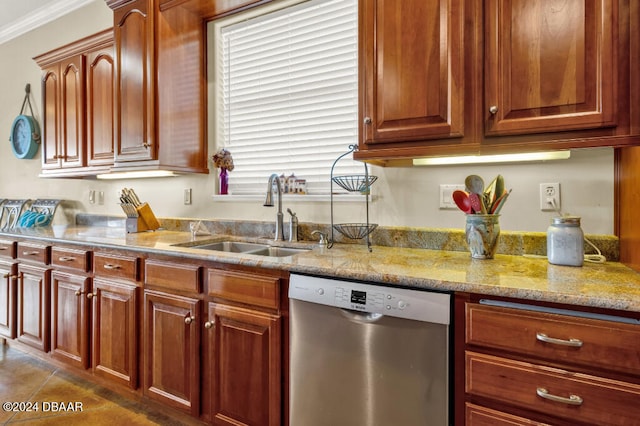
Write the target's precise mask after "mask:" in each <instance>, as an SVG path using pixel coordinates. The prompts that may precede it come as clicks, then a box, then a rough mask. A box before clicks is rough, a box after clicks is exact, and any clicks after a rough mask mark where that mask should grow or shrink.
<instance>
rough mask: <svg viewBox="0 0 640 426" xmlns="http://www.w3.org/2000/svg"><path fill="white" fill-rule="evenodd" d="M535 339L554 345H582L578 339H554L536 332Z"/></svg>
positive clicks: (575, 346)
mask: <svg viewBox="0 0 640 426" xmlns="http://www.w3.org/2000/svg"><path fill="white" fill-rule="evenodd" d="M536 339H538V340H540V341H541V342H545V343H553V344H554V345H562V346H571V347H574V348H580V347H582V340H579V339H569V340H564V339H556V338H553V337H549V336H547V335H546V334H544V333H536Z"/></svg>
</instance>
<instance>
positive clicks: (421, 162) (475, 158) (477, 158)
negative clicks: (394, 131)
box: [413, 151, 571, 166]
mask: <svg viewBox="0 0 640 426" xmlns="http://www.w3.org/2000/svg"><path fill="white" fill-rule="evenodd" d="M570 157H571V151H546V152H525V153H520V154H497V155H465V156H457V157H431V158H415V159H414V160H413V165H414V166H443V165H453V164H486V163H518V162H524V161H547V160H566V159H568V158H570Z"/></svg>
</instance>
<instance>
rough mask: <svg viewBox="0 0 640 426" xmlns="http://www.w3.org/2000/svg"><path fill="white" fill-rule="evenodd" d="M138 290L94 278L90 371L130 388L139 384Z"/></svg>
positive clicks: (122, 284) (130, 286)
mask: <svg viewBox="0 0 640 426" xmlns="http://www.w3.org/2000/svg"><path fill="white" fill-rule="evenodd" d="M138 292H139V289H138V287H137V286H135V285H129V284H125V283H119V282H111V281H108V280H104V279H101V278H95V279H94V281H93V293H92V301H93V305H92V306H91V309H92V332H91V342H92V343H91V366H92V369H93V373H94V374H95V375H96V376H100V377H103V378H106V379H109V380H111V381H113V382H116V383H120V384H122V385H124V386H128V387H130V388H131V389H136V388H137V387H138V356H139V351H138V337H139V336H138V335H139V333H138V327H139V320H138V314H137V312H138V297H139V296H138Z"/></svg>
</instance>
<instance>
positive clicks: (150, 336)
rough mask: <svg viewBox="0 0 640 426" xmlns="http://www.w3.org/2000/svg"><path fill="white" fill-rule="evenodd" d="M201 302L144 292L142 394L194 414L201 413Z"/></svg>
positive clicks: (156, 292) (154, 292)
mask: <svg viewBox="0 0 640 426" xmlns="http://www.w3.org/2000/svg"><path fill="white" fill-rule="evenodd" d="M201 304H202V302H201V301H200V300H198V299H194V298H191V297H184V296H177V295H172V294H167V293H163V292H158V291H153V290H145V292H144V389H143V392H144V394H145V395H146V396H147V397H149V398H151V399H153V400H156V401H160V402H162V403H164V404H166V405H168V406H170V407H174V408H179V409H181V410H184V411H186V412H189V413H190V414H192V415H193V416H199V414H200V405H199V399H200V327H199V326H198V324H199V322H200V309H201Z"/></svg>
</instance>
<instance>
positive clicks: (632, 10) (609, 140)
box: [354, 0, 640, 165]
mask: <svg viewBox="0 0 640 426" xmlns="http://www.w3.org/2000/svg"><path fill="white" fill-rule="evenodd" d="M359 6H360V10H359V13H360V48H359V51H360V59H359V72H360V120H361V122H360V124H359V131H360V137H359V138H360V140H359V151H357V152H356V153H355V154H354V157H355V158H356V159H358V160H368V161H377V162H379V163H383V164H386V165H410V164H411V159H413V158H419V157H430V156H443V155H444V156H447V155H460V154H462V155H469V154H485V153H486V154H498V153H507V152H528V151H541V150H559V149H571V148H588V147H600V146H615V147H622V146H631V145H639V144H640V115H639V114H637V112H636V111H635V108H634V107H633V106H634V105H635V103H636V101H635V99H636V98H637V97H638V93H640V77H638V73H634V72H633V70H634V69H636V68H638V67H640V47H639V45H638V43H635V42H634V40H637V38H638V31H639V29H638V28H639V27H638V26H637V25H634V24H633V23H634V22H638V20H640V9H639V8H637V7H634V6H632V5H631V4H630V3H629V2H626V1H623V0H612V1H608V0H573V1H556V0H487V1H485V2H479V1H476V0H424V1H419V0H410V1H402V2H392V1H390V0H360V3H359Z"/></svg>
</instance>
